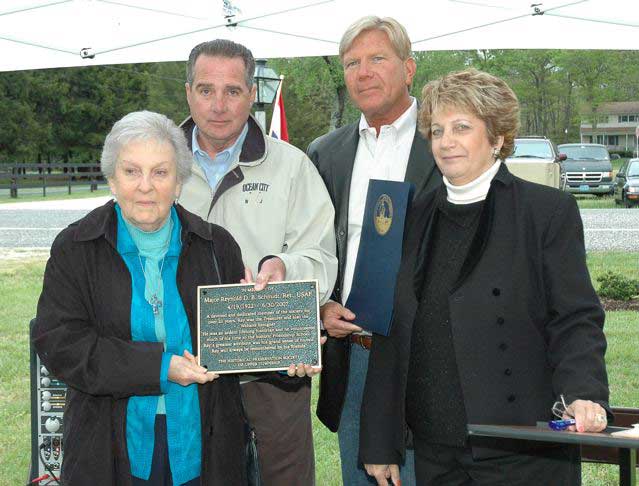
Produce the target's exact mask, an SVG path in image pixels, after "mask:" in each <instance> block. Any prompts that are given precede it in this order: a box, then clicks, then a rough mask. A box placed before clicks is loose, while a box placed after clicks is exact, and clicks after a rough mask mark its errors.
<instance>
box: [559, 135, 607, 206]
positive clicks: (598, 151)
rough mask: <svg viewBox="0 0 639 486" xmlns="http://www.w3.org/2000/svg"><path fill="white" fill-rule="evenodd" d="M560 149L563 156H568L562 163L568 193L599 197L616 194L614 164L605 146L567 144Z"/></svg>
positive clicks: (560, 146)
mask: <svg viewBox="0 0 639 486" xmlns="http://www.w3.org/2000/svg"><path fill="white" fill-rule="evenodd" d="M558 148H559V151H560V152H561V153H562V154H566V160H564V161H563V162H562V163H561V165H562V174H563V176H564V177H565V180H566V186H565V190H566V191H568V192H572V193H574V194H595V195H597V196H605V195H608V194H609V195H612V194H614V190H615V185H614V183H613V181H612V164H611V163H610V154H609V153H608V150H607V149H606V147H605V145H600V144H597V143H566V144H562V145H559V147H558Z"/></svg>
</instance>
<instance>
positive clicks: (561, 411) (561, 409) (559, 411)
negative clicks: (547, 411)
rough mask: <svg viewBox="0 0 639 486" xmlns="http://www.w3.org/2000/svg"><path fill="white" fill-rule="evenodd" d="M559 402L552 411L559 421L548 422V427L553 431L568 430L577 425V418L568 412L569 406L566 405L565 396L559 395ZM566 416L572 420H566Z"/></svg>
mask: <svg viewBox="0 0 639 486" xmlns="http://www.w3.org/2000/svg"><path fill="white" fill-rule="evenodd" d="M559 400H560V401H558V402H555V403H554V404H553V406H552V409H551V410H552V413H553V415H554V416H555V417H557V418H558V419H559V420H551V421H550V422H548V426H549V427H550V428H551V429H553V430H566V429H567V428H568V427H570V426H571V425H575V416H574V415H573V414H572V413H570V412H569V411H568V405H566V400H564V396H563V395H559ZM564 416H567V417H570V418H569V419H564Z"/></svg>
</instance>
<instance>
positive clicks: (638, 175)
mask: <svg viewBox="0 0 639 486" xmlns="http://www.w3.org/2000/svg"><path fill="white" fill-rule="evenodd" d="M615 204H623V205H624V206H626V207H627V208H629V207H631V206H633V205H634V206H639V159H630V160H628V161H627V162H624V164H623V165H622V166H621V168H620V169H619V172H617V177H616V178H615Z"/></svg>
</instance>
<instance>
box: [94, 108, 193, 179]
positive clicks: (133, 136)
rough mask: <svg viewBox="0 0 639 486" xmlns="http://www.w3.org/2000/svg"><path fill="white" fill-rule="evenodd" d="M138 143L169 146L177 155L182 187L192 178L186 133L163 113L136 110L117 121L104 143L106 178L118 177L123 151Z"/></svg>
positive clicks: (103, 153)
mask: <svg viewBox="0 0 639 486" xmlns="http://www.w3.org/2000/svg"><path fill="white" fill-rule="evenodd" d="M139 140H144V141H147V140H148V141H156V142H165V143H169V144H170V145H171V146H172V147H173V151H174V152H175V164H176V168H177V181H178V183H179V184H182V183H184V182H185V181H186V180H187V179H188V178H189V176H190V175H191V166H192V165H193V152H192V151H191V150H189V146H188V144H187V142H186V138H185V136H184V132H183V131H182V130H180V129H179V128H178V127H177V125H176V124H175V123H174V122H173V121H172V120H170V119H169V118H167V117H166V116H164V115H161V114H160V113H154V112H152V111H134V112H132V113H129V114H128V115H124V116H123V117H122V118H121V119H120V120H118V121H117V122H115V124H114V125H113V128H111V131H110V132H109V134H108V135H107V136H106V139H105V140H104V147H103V148H102V157H101V158H100V168H101V169H102V173H103V174H104V176H105V177H106V178H107V179H111V178H113V177H114V176H115V166H116V164H117V162H118V157H119V156H120V152H121V151H122V149H123V148H124V147H126V146H127V144H129V143H131V142H134V141H139Z"/></svg>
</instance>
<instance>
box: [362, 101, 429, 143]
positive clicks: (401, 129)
mask: <svg viewBox="0 0 639 486" xmlns="http://www.w3.org/2000/svg"><path fill="white" fill-rule="evenodd" d="M416 123H417V100H416V99H415V98H413V97H412V96H411V104H410V106H409V107H408V108H406V111H404V113H402V114H401V115H400V116H399V118H397V119H396V120H395V121H394V122H393V123H391V124H390V125H382V126H381V128H380V134H381V132H382V131H383V130H384V129H385V127H389V128H390V129H391V130H393V132H394V133H395V141H397V140H398V139H399V138H400V137H401V136H402V135H404V134H410V135H413V133H414V131H415V124H416ZM359 133H360V135H364V134H365V133H370V134H372V135H373V136H374V137H377V134H376V133H375V129H374V128H372V127H371V126H370V125H369V124H368V121H366V117H365V116H364V114H363V113H362V114H361V116H360V117H359Z"/></svg>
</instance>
